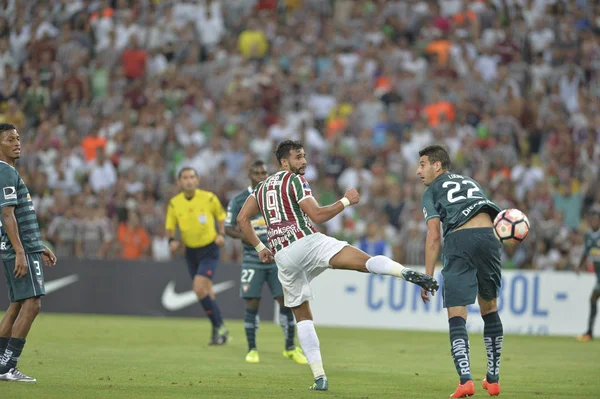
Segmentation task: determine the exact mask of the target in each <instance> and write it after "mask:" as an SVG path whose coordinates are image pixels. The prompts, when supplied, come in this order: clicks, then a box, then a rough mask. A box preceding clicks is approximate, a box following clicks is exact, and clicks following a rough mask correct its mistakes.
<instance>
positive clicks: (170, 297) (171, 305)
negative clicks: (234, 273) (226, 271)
mask: <svg viewBox="0 0 600 399" xmlns="http://www.w3.org/2000/svg"><path fill="white" fill-rule="evenodd" d="M233 287H235V281H233V280H229V281H224V282H222V283H218V284H215V285H213V291H214V292H215V295H216V294H219V293H221V292H223V291H226V290H228V289H230V288H233ZM197 302H198V297H197V296H196V293H195V292H194V291H193V290H190V291H185V292H180V293H177V292H175V281H169V283H168V284H167V286H166V287H165V289H164V291H163V293H162V297H161V303H162V305H163V306H164V308H165V309H167V310H170V311H172V312H175V311H177V310H181V309H184V308H187V307H188V306H191V305H193V304H195V303H197Z"/></svg>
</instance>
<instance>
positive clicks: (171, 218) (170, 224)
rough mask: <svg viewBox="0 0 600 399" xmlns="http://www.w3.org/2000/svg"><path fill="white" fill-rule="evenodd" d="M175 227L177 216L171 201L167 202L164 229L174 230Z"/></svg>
mask: <svg viewBox="0 0 600 399" xmlns="http://www.w3.org/2000/svg"><path fill="white" fill-rule="evenodd" d="M176 227H177V215H176V214H175V204H174V203H173V200H171V201H169V207H168V208H167V217H166V220H165V229H167V230H173V231H174V230H175V228H176Z"/></svg>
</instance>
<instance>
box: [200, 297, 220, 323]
mask: <svg viewBox="0 0 600 399" xmlns="http://www.w3.org/2000/svg"><path fill="white" fill-rule="evenodd" d="M200 304H201V305H202V307H203V308H204V312H205V313H206V317H208V318H209V319H210V322H211V323H212V325H213V328H219V327H221V323H220V322H219V319H218V318H217V317H216V314H217V312H215V307H216V303H215V302H214V301H213V300H212V299H211V298H210V295H207V296H205V297H204V298H202V299H201V300H200ZM219 318H220V315H219Z"/></svg>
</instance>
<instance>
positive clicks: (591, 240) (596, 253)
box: [583, 229, 600, 292]
mask: <svg viewBox="0 0 600 399" xmlns="http://www.w3.org/2000/svg"><path fill="white" fill-rule="evenodd" d="M583 243H584V253H585V254H586V255H587V256H590V257H591V258H592V262H594V270H595V271H596V277H598V282H597V283H596V286H595V287H594V291H598V292H600V229H599V230H598V231H591V230H590V231H588V232H587V233H585V235H584V239H583Z"/></svg>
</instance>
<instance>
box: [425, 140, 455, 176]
mask: <svg viewBox="0 0 600 399" xmlns="http://www.w3.org/2000/svg"><path fill="white" fill-rule="evenodd" d="M423 156H426V157H427V158H429V163H435V162H441V163H442V169H444V170H450V166H451V162H450V155H449V154H448V150H446V148H445V147H444V146H441V145H437V144H435V145H430V146H427V147H425V148H423V149H422V150H421V151H419V157H423Z"/></svg>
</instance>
